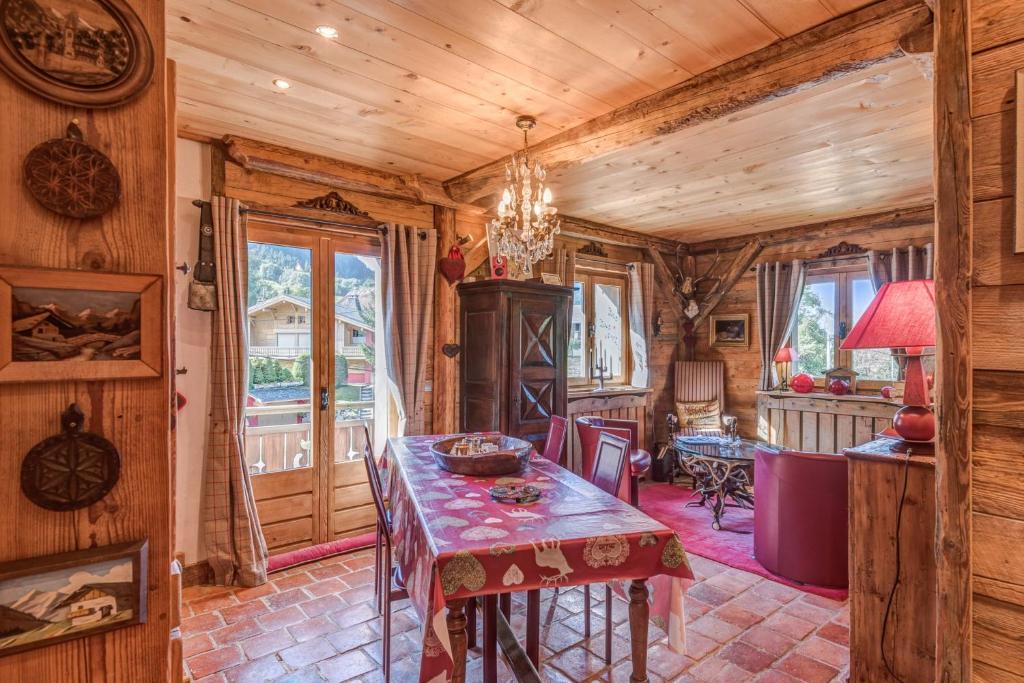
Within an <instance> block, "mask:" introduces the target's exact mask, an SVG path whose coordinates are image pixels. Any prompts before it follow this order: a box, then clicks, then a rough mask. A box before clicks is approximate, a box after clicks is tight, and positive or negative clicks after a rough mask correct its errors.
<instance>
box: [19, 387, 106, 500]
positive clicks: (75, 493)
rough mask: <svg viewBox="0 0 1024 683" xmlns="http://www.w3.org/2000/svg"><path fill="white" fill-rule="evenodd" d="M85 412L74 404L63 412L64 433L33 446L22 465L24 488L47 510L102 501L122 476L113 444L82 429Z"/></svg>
mask: <svg viewBox="0 0 1024 683" xmlns="http://www.w3.org/2000/svg"><path fill="white" fill-rule="evenodd" d="M84 422H85V415H84V414H83V413H82V411H81V409H80V408H79V407H78V405H77V404H74V403H73V404H71V406H70V407H68V409H67V410H66V411H64V414H63V415H61V427H62V428H63V430H64V431H63V433H62V434H58V435H56V436H51V437H50V438H48V439H46V440H44V441H41V442H40V443H38V444H36V445H35V446H33V447H32V450H30V451H29V452H28V455H27V456H25V460H24V461H23V462H22V464H21V490H22V492H23V493H24V494H25V496H26V497H27V498H28V499H29V500H31V501H32V502H33V503H35V504H36V505H38V506H39V507H41V508H46V509H47V510H58V511H64V510H78V509H79V508H84V507H88V506H90V505H92V504H93V503H95V502H97V501H99V500H101V499H102V498H103V497H104V496H106V495H107V494H108V493H110V490H111V489H112V488H114V485H115V484H116V483H117V480H118V478H119V477H120V476H121V456H120V455H119V454H118V452H117V449H116V448H114V445H113V444H112V443H110V442H109V441H107V440H106V439H104V438H103V437H101V436H98V435H96V434H90V433H89V432H86V431H83V423H84Z"/></svg>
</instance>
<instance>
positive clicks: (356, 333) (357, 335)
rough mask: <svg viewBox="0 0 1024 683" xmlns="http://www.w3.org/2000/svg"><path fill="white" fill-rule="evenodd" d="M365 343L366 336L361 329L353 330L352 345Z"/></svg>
mask: <svg viewBox="0 0 1024 683" xmlns="http://www.w3.org/2000/svg"><path fill="white" fill-rule="evenodd" d="M364 341H366V334H364V333H363V331H362V330H360V329H359V328H355V329H353V330H352V343H353V344H362V343H363V342H364Z"/></svg>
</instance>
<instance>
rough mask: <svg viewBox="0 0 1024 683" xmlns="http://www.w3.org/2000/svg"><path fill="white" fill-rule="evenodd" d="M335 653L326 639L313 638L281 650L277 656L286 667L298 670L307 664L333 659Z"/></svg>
mask: <svg viewBox="0 0 1024 683" xmlns="http://www.w3.org/2000/svg"><path fill="white" fill-rule="evenodd" d="M337 653H338V651H337V650H335V649H334V647H333V646H332V645H331V644H330V643H329V642H328V641H327V640H326V639H324V638H314V639H313V640H308V641H306V642H305V643H299V644H298V645H293V646H291V647H289V648H286V649H284V650H281V652H280V653H278V655H279V656H280V657H281V659H282V660H283V661H284V663H285V664H287V665H288V666H290V667H292V668H294V669H300V668H302V667H304V666H306V665H308V664H315V663H316V662H319V661H322V660H324V659H327V658H328V657H333V656H334V655H336V654H337Z"/></svg>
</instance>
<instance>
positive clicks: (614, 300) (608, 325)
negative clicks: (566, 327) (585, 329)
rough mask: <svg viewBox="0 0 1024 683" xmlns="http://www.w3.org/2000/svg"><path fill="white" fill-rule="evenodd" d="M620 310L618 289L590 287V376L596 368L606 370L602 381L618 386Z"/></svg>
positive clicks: (620, 349)
mask: <svg viewBox="0 0 1024 683" xmlns="http://www.w3.org/2000/svg"><path fill="white" fill-rule="evenodd" d="M623 318H624V310H623V303H622V287H620V286H619V285H613V284H604V283H595V284H594V363H592V365H594V368H595V370H594V372H595V373H597V372H598V370H597V369H596V368H597V366H598V365H601V366H602V367H605V366H606V367H607V370H605V373H604V375H605V377H606V378H607V377H609V375H610V378H611V379H610V381H614V382H621V381H622V379H623V376H622V359H623V357H624V354H623V350H624V347H623V338H622V337H623V335H622V331H623V325H624V321H623Z"/></svg>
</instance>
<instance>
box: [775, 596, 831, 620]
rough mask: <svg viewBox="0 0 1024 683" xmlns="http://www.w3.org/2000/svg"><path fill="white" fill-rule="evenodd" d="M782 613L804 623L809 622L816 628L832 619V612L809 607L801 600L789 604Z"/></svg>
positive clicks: (812, 606)
mask: <svg viewBox="0 0 1024 683" xmlns="http://www.w3.org/2000/svg"><path fill="white" fill-rule="evenodd" d="M782 611H783V612H784V613H786V614H789V615H790V616H794V617H798V618H800V619H803V620H804V621H809V622H810V623H812V624H814V625H815V626H821V625H822V624H825V623H827V622H828V620H829V619H831V618H832V612H830V611H829V610H827V609H822V608H821V607H815V606H814V605H809V604H807V603H806V602H803V601H801V600H796V601H793V602H791V603H789V604H788V605H786V606H785V607H783V608H782Z"/></svg>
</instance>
